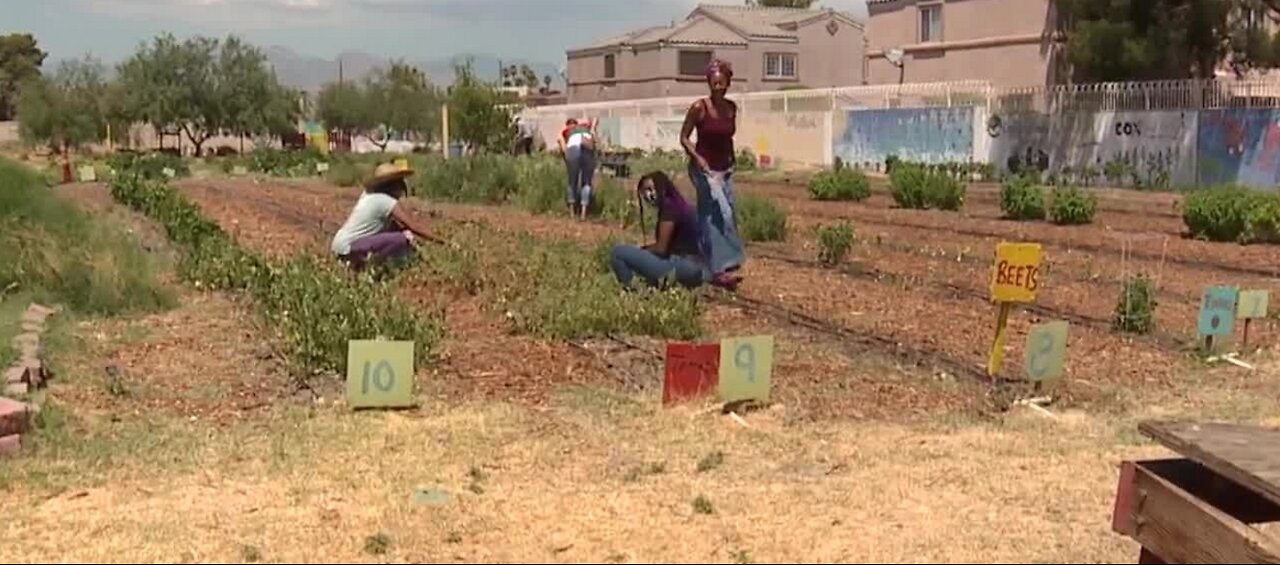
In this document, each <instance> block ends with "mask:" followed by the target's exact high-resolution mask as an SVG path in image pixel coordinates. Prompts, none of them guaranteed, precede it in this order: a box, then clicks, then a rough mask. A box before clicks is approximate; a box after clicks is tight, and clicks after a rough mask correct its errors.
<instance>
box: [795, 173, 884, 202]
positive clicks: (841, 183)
mask: <svg viewBox="0 0 1280 565" xmlns="http://www.w3.org/2000/svg"><path fill="white" fill-rule="evenodd" d="M809 197H810V198H812V199H814V200H820V201H853V202H861V201H863V200H866V199H867V198H870V197H871V181H869V180H867V175H865V174H863V172H862V171H861V170H859V169H851V168H849V167H837V168H836V169H833V170H827V171H822V172H820V173H818V174H816V175H814V176H813V178H812V179H809Z"/></svg>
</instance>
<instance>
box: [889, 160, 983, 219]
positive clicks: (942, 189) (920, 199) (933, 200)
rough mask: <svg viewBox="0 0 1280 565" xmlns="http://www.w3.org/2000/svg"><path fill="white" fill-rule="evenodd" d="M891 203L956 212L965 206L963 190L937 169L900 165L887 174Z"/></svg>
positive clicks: (957, 181) (962, 184)
mask: <svg viewBox="0 0 1280 565" xmlns="http://www.w3.org/2000/svg"><path fill="white" fill-rule="evenodd" d="M889 182H890V184H891V185H892V194H893V201H894V202H896V203H897V204H898V206H900V207H903V208H908V209H916V210H928V209H931V208H936V209H938V210H950V211H955V210H959V209H960V208H961V207H962V206H964V200H965V195H966V186H965V184H964V183H962V182H960V181H959V180H957V179H956V178H955V177H954V176H951V175H950V174H948V173H947V172H945V171H943V170H941V168H939V167H933V168H929V167H926V166H924V165H921V164H919V163H900V164H897V165H895V166H894V167H893V171H892V172H890V173H889Z"/></svg>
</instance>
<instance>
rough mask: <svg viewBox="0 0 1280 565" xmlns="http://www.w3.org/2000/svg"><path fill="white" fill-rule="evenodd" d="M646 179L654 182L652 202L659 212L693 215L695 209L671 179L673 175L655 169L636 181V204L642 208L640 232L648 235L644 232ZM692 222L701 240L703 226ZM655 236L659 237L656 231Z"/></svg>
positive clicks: (684, 215)
mask: <svg viewBox="0 0 1280 565" xmlns="http://www.w3.org/2000/svg"><path fill="white" fill-rule="evenodd" d="M645 181H650V182H652V183H653V200H652V202H653V204H654V206H656V207H657V209H658V213H659V214H661V213H662V211H667V212H671V213H674V214H675V215H677V216H680V217H691V216H693V209H692V208H690V207H689V203H688V202H687V201H685V199H684V196H683V195H682V194H680V191H679V190H678V189H676V184H675V183H674V182H672V181H671V177H669V176H667V173H664V172H662V171H653V172H651V173H648V174H646V175H644V176H642V177H640V182H638V183H636V204H637V205H638V206H639V208H640V233H641V234H642V235H646V234H644V203H645V200H646V196H645V190H644V185H645ZM690 224H691V225H693V226H694V229H697V230H698V231H699V233H698V234H695V235H697V238H698V240H699V241H701V239H702V237H701V228H700V227H699V226H698V225H697V222H696V221H694V222H690ZM654 237H655V238H656V237H657V234H656V232H655V234H654Z"/></svg>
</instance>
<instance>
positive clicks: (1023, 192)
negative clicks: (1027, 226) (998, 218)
mask: <svg viewBox="0 0 1280 565" xmlns="http://www.w3.org/2000/svg"><path fill="white" fill-rule="evenodd" d="M1036 180H1037V179H1036V178H1035V177H1034V176H1031V175H1020V176H1017V177H1013V178H1010V179H1008V180H1006V181H1005V182H1004V183H1002V184H1001V185H1000V210H1001V212H1003V214H1004V217H1005V218H1007V219H1010V220H1020V221H1029V220H1043V219H1045V217H1046V216H1048V218H1049V219H1050V220H1051V221H1052V222H1053V223H1055V224H1058V225H1063V226H1072V225H1085V224H1090V223H1093V216H1094V214H1096V213H1097V211H1098V198H1097V196H1095V195H1094V194H1093V193H1092V192H1088V191H1085V190H1081V189H1080V188H1077V187H1064V186H1057V187H1054V189H1053V197H1052V199H1051V200H1050V202H1049V206H1048V208H1047V210H1046V207H1045V195H1044V192H1045V189H1044V187H1042V186H1040V185H1039V184H1038V183H1037V182H1036Z"/></svg>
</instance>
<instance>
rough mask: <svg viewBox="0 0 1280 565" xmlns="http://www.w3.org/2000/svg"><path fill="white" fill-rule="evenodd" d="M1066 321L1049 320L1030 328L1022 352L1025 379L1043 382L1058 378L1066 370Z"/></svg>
mask: <svg viewBox="0 0 1280 565" xmlns="http://www.w3.org/2000/svg"><path fill="white" fill-rule="evenodd" d="M1067 327H1068V326H1067V323H1066V322H1050V323H1047V324H1040V325H1038V326H1035V327H1033V328H1031V332H1030V333H1028V334H1027V346H1026V349H1025V350H1024V354H1023V357H1024V359H1023V369H1024V370H1025V371H1026V373H1027V380H1029V381H1031V382H1037V383H1038V382H1044V381H1049V380H1053V379H1056V378H1059V377H1061V376H1062V374H1063V372H1065V370H1066V362H1067Z"/></svg>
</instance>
